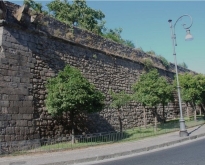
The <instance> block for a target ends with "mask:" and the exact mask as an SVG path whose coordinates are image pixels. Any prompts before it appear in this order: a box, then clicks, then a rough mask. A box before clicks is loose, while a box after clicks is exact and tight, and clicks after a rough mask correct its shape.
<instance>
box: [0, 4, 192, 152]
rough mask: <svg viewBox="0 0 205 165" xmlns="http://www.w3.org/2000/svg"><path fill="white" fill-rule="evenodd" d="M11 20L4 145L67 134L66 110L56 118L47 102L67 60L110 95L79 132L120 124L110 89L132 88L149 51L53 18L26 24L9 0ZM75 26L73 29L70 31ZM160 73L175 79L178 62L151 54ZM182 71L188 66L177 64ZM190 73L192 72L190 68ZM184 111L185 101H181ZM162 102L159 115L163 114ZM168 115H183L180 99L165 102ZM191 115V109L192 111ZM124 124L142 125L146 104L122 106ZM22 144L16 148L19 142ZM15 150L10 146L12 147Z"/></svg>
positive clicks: (1, 57)
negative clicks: (50, 84) (163, 60)
mask: <svg viewBox="0 0 205 165" xmlns="http://www.w3.org/2000/svg"><path fill="white" fill-rule="evenodd" d="M6 5H7V7H8V18H7V20H6V21H7V23H6V24H5V25H4V26H2V27H0V38H1V40H2V45H1V52H0V98H1V101H0V109H1V114H0V137H1V142H2V150H3V151H4V152H7V151H9V150H10V151H11V148H13V149H14V148H15V147H13V146H15V145H17V146H23V147H22V148H29V147H32V146H31V144H32V142H34V143H33V144H34V145H39V144H40V141H39V139H58V138H60V137H61V138H62V137H64V138H65V139H66V138H67V139H69V135H70V132H69V130H70V127H69V124H68V120H67V115H66V114H65V115H64V116H62V117H61V118H58V119H57V118H52V117H51V116H50V115H49V114H48V112H47V110H46V107H45V104H44V100H45V97H46V90H45V83H46V81H47V79H48V78H50V77H53V76H55V75H56V74H57V73H58V72H59V71H60V70H62V69H63V68H64V66H65V65H66V64H69V65H71V66H74V67H77V68H78V69H80V71H81V72H82V74H83V75H84V76H85V77H86V78H88V80H89V81H90V82H91V83H93V84H94V85H95V86H96V87H97V89H99V90H100V91H102V92H103V93H104V94H105V95H106V107H105V108H104V110H103V111H102V112H100V113H95V114H91V115H89V116H88V117H86V116H79V123H78V124H81V123H80V121H86V123H87V125H86V127H83V128H84V129H83V130H80V129H79V131H80V132H105V131H113V130H118V129H119V124H118V117H117V112H116V110H115V109H111V108H110V107H109V105H110V103H111V98H110V95H109V90H110V89H112V90H113V91H115V92H119V91H121V90H125V91H126V92H127V93H131V85H132V84H133V83H135V82H136V80H137V79H138V77H139V76H140V75H141V74H142V73H143V71H144V65H143V63H142V60H143V58H148V57H150V56H149V55H147V54H145V53H143V52H140V51H138V50H136V49H132V48H128V47H125V46H123V45H120V44H117V43H115V42H112V41H109V40H105V39H104V38H102V37H100V36H97V35H95V34H92V33H90V32H87V31H83V30H80V29H77V28H73V29H71V28H69V27H68V26H66V25H64V24H62V23H60V22H58V21H56V20H54V19H52V18H49V17H42V16H39V17H38V21H37V23H36V24H33V25H30V26H29V27H27V28H25V27H24V26H22V25H21V24H19V23H18V21H17V20H15V18H14V17H13V14H12V13H14V10H15V9H17V8H18V7H19V6H17V5H14V4H12V3H9V2H6ZM72 31H73V32H72ZM150 58H152V60H153V61H154V63H155V65H156V68H157V69H158V70H159V73H160V74H161V75H163V76H165V77H167V78H168V79H169V81H171V80H172V79H173V77H174V72H173V70H174V65H173V64H171V66H170V69H169V70H166V69H165V68H164V67H163V65H162V64H161V62H160V60H159V59H157V58H154V57H150ZM179 71H180V72H184V71H190V70H185V69H183V68H180V67H179ZM190 72H191V71H190ZM183 110H184V112H185V111H186V110H185V106H184V105H183ZM161 111H162V110H161V108H160V107H159V110H158V112H159V115H161V113H162V112H161ZM166 114H167V118H168V119H172V118H175V117H177V116H178V115H179V109H178V103H177V101H176V102H175V103H174V104H173V103H170V104H169V105H168V106H167V107H166ZM190 114H191V112H190ZM146 116H147V123H148V124H150V123H153V114H152V111H149V110H146ZM121 118H122V123H123V129H126V128H132V127H135V126H141V125H143V124H144V121H143V108H142V106H140V105H139V104H138V103H131V104H130V105H128V106H126V107H124V108H123V112H122V116H121ZM17 148H18V147H17ZM13 149H12V150H13Z"/></svg>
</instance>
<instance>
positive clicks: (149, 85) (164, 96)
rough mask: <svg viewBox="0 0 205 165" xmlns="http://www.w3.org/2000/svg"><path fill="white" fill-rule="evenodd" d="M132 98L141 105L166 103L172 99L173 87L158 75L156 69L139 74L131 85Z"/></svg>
mask: <svg viewBox="0 0 205 165" xmlns="http://www.w3.org/2000/svg"><path fill="white" fill-rule="evenodd" d="M133 90H134V99H135V100H136V101H138V102H140V103H142V105H143V106H148V107H153V106H154V107H155V106H157V105H158V104H160V103H161V104H163V105H166V104H168V103H169V102H170V101H172V100H173V94H172V93H173V87H172V85H170V84H169V83H168V82H167V80H166V79H165V78H164V77H160V76H159V73H158V72H157V70H156V69H154V70H151V71H150V72H148V73H144V74H142V75H141V76H140V78H139V80H138V81H137V82H136V83H135V84H134V85H133Z"/></svg>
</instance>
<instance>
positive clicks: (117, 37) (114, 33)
mask: <svg viewBox="0 0 205 165" xmlns="http://www.w3.org/2000/svg"><path fill="white" fill-rule="evenodd" d="M121 33H122V28H118V29H117V28H115V29H114V30H113V29H106V28H104V33H103V37H105V38H108V39H111V40H113V41H115V42H117V43H120V44H123V45H125V46H129V47H131V48H134V47H135V45H134V43H133V42H132V41H130V40H124V39H122V37H121Z"/></svg>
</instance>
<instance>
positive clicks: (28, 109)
mask: <svg viewBox="0 0 205 165" xmlns="http://www.w3.org/2000/svg"><path fill="white" fill-rule="evenodd" d="M19 113H21V114H33V113H34V107H20V108H19Z"/></svg>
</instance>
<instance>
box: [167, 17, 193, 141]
mask: <svg viewBox="0 0 205 165" xmlns="http://www.w3.org/2000/svg"><path fill="white" fill-rule="evenodd" d="M182 17H189V18H190V20H191V24H190V26H186V24H183V25H182V26H183V28H184V29H185V30H186V32H187V34H186V37H185V40H186V41H191V40H193V37H192V35H191V34H190V30H189V28H190V27H191V26H192V23H193V21H192V17H191V16H190V15H182V16H181V17H179V18H178V19H177V20H176V22H175V24H174V26H172V20H168V22H169V24H170V28H171V38H172V45H173V55H174V62H175V70H176V79H177V92H178V99H179V108H180V119H179V124H180V132H179V136H180V137H183V136H188V133H187V130H186V127H185V120H184V118H183V113H182V105H181V94H180V86H179V78H178V71H177V59H176V52H175V46H177V43H176V34H175V26H176V24H177V22H178V21H179V20H180V19H181V18H182Z"/></svg>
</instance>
